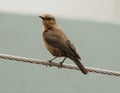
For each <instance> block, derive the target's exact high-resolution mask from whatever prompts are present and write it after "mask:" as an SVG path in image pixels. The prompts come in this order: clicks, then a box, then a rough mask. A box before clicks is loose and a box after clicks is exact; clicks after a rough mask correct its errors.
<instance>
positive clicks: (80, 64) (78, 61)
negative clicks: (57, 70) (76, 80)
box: [70, 57, 88, 74]
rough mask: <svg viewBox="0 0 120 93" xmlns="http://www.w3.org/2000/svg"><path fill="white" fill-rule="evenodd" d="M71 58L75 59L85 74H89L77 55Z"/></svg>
mask: <svg viewBox="0 0 120 93" xmlns="http://www.w3.org/2000/svg"><path fill="white" fill-rule="evenodd" d="M70 59H71V60H73V61H74V63H75V64H76V65H77V66H78V67H79V69H80V70H81V72H82V73H83V74H87V73H88V71H87V69H86V68H85V67H84V66H83V65H82V63H81V62H80V60H78V59H77V58H76V57H70Z"/></svg>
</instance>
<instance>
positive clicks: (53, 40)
mask: <svg viewBox="0 0 120 93" xmlns="http://www.w3.org/2000/svg"><path fill="white" fill-rule="evenodd" d="M39 17H40V18H41V19H42V24H43V31H44V32H43V40H44V43H45V46H46V48H47V49H48V51H49V52H50V53H51V54H52V55H53V56H55V57H54V58H53V59H51V60H50V62H52V61H53V60H54V59H56V58H57V57H64V59H63V61H62V62H60V66H61V67H62V63H63V62H64V61H65V59H66V58H70V59H71V60H72V61H73V62H74V63H75V64H76V65H77V66H78V67H79V69H80V70H81V71H82V73H83V74H87V73H88V71H87V70H86V69H85V67H84V66H83V65H82V64H81V62H80V60H81V58H80V56H79V54H78V53H77V51H76V48H75V47H74V45H73V44H72V43H71V41H70V40H69V39H68V38H67V36H66V35H65V33H64V32H63V31H62V30H61V28H60V27H59V26H58V25H57V22H56V19H55V18H54V17H53V16H52V15H50V14H45V15H43V16H39Z"/></svg>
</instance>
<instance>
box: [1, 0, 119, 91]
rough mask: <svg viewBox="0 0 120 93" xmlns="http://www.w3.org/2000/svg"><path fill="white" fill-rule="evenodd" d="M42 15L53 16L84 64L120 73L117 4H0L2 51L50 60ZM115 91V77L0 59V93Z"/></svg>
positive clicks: (85, 0)
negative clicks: (44, 39)
mask: <svg viewBox="0 0 120 93" xmlns="http://www.w3.org/2000/svg"><path fill="white" fill-rule="evenodd" d="M44 13H50V14H53V15H54V16H55V17H56V19H57V22H58V24H59V26H60V27H61V28H62V29H63V30H64V32H65V33H66V34H67V36H68V37H69V39H70V40H71V41H72V42H73V43H74V45H75V46H76V48H77V50H78V52H79V54H80V55H81V58H82V63H83V64H84V65H85V66H87V67H93V68H103V69H108V70H115V71H120V1H119V0H60V1H56V0H51V1H50V0H39V1H38V0H34V1H30V0H0V53H4V54H10V55H16V56H22V57H29V58H37V59H41V60H48V59H50V58H52V56H51V55H50V53H49V52H48V51H47V50H46V48H44V44H43V41H42V24H41V19H40V18H39V17H38V16H39V15H43V14H44ZM61 59H62V58H58V59H57V60H56V62H59V61H60V60H61ZM66 63H69V64H73V62H71V60H69V59H67V60H66ZM119 92H120V78H119V77H115V76H108V75H102V74H95V73H89V74H88V75H83V74H82V73H81V72H80V71H75V70H68V69H57V68H55V67H46V66H43V65H36V64H30V63H22V62H17V61H10V60H4V59H0V93H119Z"/></svg>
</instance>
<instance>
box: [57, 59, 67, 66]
mask: <svg viewBox="0 0 120 93" xmlns="http://www.w3.org/2000/svg"><path fill="white" fill-rule="evenodd" d="M66 58H67V57H65V58H64V59H63V61H61V62H60V66H59V67H60V68H62V64H63V63H64V61H65V59H66Z"/></svg>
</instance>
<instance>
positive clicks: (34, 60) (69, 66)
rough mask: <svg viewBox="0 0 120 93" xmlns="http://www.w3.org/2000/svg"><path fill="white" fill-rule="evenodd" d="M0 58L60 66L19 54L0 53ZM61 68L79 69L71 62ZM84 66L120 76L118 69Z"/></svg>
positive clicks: (92, 70) (91, 70)
mask: <svg viewBox="0 0 120 93" xmlns="http://www.w3.org/2000/svg"><path fill="white" fill-rule="evenodd" d="M0 58H2V59H8V60H15V61H19V62H27V63H35V64H42V65H46V66H55V67H58V68H59V67H60V64H59V63H55V62H51V63H50V62H48V61H43V60H39V59H32V58H25V57H19V56H13V55H7V54H0ZM62 68H66V69H74V70H79V68H78V67H77V66H74V65H71V64H63V65H62ZM85 68H86V69H87V70H88V71H89V72H94V73H101V74H105V75H112V76H120V72H118V71H111V70H105V69H98V68H91V67H85Z"/></svg>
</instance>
